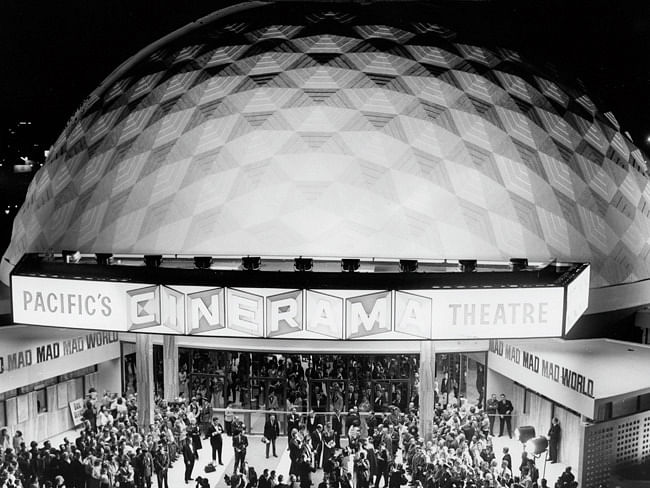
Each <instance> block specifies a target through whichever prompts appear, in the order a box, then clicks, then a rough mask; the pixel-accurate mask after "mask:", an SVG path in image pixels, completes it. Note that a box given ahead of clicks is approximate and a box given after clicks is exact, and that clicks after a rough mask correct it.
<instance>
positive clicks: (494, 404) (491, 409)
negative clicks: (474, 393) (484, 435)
mask: <svg viewBox="0 0 650 488" xmlns="http://www.w3.org/2000/svg"><path fill="white" fill-rule="evenodd" d="M498 408H499V400H497V396H496V394H494V393H492V396H491V397H490V399H489V400H488V401H487V408H486V411H487V414H488V418H489V419H490V435H491V436H494V419H496V418H497V415H498V413H497V410H498Z"/></svg>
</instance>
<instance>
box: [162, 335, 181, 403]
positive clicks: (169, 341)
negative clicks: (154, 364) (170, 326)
mask: <svg viewBox="0 0 650 488" xmlns="http://www.w3.org/2000/svg"><path fill="white" fill-rule="evenodd" d="M163 388H164V392H165V400H175V399H176V398H177V397H178V391H179V385H178V342H177V337H176V336H175V335H169V334H167V335H164V336H163Z"/></svg>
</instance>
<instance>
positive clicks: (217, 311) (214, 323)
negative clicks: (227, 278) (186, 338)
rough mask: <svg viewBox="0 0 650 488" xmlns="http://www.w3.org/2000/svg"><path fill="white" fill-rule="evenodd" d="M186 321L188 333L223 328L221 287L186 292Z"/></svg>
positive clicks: (223, 308)
mask: <svg viewBox="0 0 650 488" xmlns="http://www.w3.org/2000/svg"><path fill="white" fill-rule="evenodd" d="M187 322H188V327H187V332H188V333H189V334H199V333H201V332H207V331H210V330H217V329H223V328H224V327H225V326H226V324H225V322H226V317H225V306H224V290H223V288H214V289H212V290H206V291H200V292H197V293H188V295H187Z"/></svg>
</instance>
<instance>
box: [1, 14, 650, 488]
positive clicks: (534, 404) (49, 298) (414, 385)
mask: <svg viewBox="0 0 650 488" xmlns="http://www.w3.org/2000/svg"><path fill="white" fill-rule="evenodd" d="M387 5H388V2H369V3H368V4H367V5H347V4H341V3H336V4H326V3H320V2H295V3H294V2H281V3H278V4H258V3H252V2H251V3H244V4H240V5H235V6H231V7H228V8H226V9H223V10H220V11H217V12H215V13H214V14H212V15H210V16H207V17H205V18H203V19H200V20H198V21H197V22H195V23H192V24H190V25H188V26H186V27H184V28H181V29H179V30H178V31H176V32H173V33H171V34H170V35H168V36H166V37H165V38H163V39H161V40H159V41H157V42H155V43H153V44H152V45H150V46H148V47H146V48H144V49H143V50H141V51H140V52H138V53H136V54H135V55H134V56H133V57H131V58H130V59H129V60H127V61H126V62H125V63H123V64H122V65H121V66H120V67H118V68H117V69H116V70H115V71H114V72H113V73H112V74H111V75H109V76H108V78H107V79H106V80H105V81H104V82H103V83H102V84H101V85H100V86H99V87H98V88H97V89H96V90H95V91H94V92H93V93H92V94H90V96H89V97H88V98H87V100H86V101H85V102H84V104H83V105H82V106H81V107H80V108H79V110H78V111H77V113H75V115H74V116H73V117H72V118H71V119H70V121H69V123H68V124H67V126H66V127H65V129H64V130H63V132H62V134H61V136H60V137H59V139H58V140H57V142H56V143H55V145H54V146H53V148H52V150H51V151H50V156H49V157H48V161H47V162H46V164H45V165H44V167H43V168H42V169H41V170H40V171H39V172H38V173H37V174H36V175H35V178H34V180H33V182H32V184H31V186H30V188H29V191H28V195H27V198H26V201H25V203H24V205H23V207H22V208H21V210H20V212H19V214H18V216H17V217H16V220H15V222H14V228H13V238H12V242H11V244H10V247H9V249H8V250H7V252H6V254H5V256H4V257H3V259H2V262H1V263H0V276H1V278H2V281H3V283H4V284H5V285H8V286H10V287H11V313H12V321H13V323H15V324H16V325H14V326H12V327H9V328H5V329H3V330H1V331H0V334H2V338H3V339H4V338H5V337H7V338H10V340H8V341H4V340H3V341H2V347H3V348H4V347H5V344H6V345H7V347H8V349H7V350H3V351H2V355H0V359H1V360H2V363H0V364H2V365H3V368H4V369H3V370H2V373H0V374H2V376H3V377H4V378H10V381H9V382H8V383H4V382H0V384H2V389H3V391H2V392H0V395H2V396H0V400H1V401H0V405H1V406H2V408H3V410H2V412H4V413H3V415H0V424H2V423H4V424H5V425H7V426H9V427H10V428H12V429H13V428H16V427H14V426H21V427H22V428H23V429H25V430H28V429H31V431H30V432H33V433H34V436H36V435H38V434H39V433H40V434H42V435H47V436H51V435H54V434H55V433H56V432H54V431H55V430H58V431H59V432H62V431H65V430H66V429H68V428H70V427H71V426H72V425H74V418H75V417H74V413H73V412H74V408H73V406H71V404H73V403H74V402H75V401H76V400H78V399H79V398H81V397H82V396H83V392H84V391H87V389H88V387H89V386H90V385H92V386H95V385H96V387H98V388H101V389H105V390H108V391H126V390H128V388H129V386H132V384H134V383H133V381H134V377H137V378H135V379H137V385H139V386H140V388H138V401H139V404H140V409H139V414H140V415H141V422H142V423H143V424H148V423H149V421H150V419H151V414H152V404H153V400H154V395H155V394H158V395H161V396H164V397H165V398H168V399H174V398H177V397H178V395H179V394H181V393H184V394H186V395H189V394H192V392H193V391H194V390H193V389H194V388H202V387H207V386H206V385H211V386H210V387H214V388H215V391H221V396H219V395H215V396H214V398H215V400H214V403H213V407H214V408H215V409H216V411H220V409H222V408H224V407H225V405H226V403H227V401H228V399H229V398H230V397H229V393H228V392H229V389H231V387H230V385H231V383H232V381H233V380H232V377H231V376H230V373H231V370H230V369H229V368H232V365H233V364H235V365H237V367H239V365H245V368H248V369H247V371H250V375H248V376H247V377H246V378H244V380H243V381H244V383H242V384H240V385H239V387H238V388H239V392H240V395H239V397H238V402H237V403H238V408H241V409H242V410H243V411H246V412H247V413H246V415H248V416H249V420H250V421H249V422H248V423H249V424H250V425H252V426H253V428H255V427H254V426H255V425H257V424H256V420H255V419H256V415H263V414H258V413H256V412H259V411H260V410H261V406H262V404H263V403H264V404H266V403H267V402H264V401H262V400H261V398H263V397H264V398H266V397H268V393H269V391H270V390H271V386H272V389H273V391H274V393H275V394H277V395H279V396H280V400H282V401H287V400H288V399H289V395H290V393H291V392H290V390H291V388H290V386H289V383H288V380H285V379H278V378H271V377H270V376H268V375H267V373H268V367H267V363H268V361H267V360H269V358H272V357H275V360H276V361H278V360H282V361H292V362H293V361H303V362H304V363H305V365H306V366H308V365H309V364H312V365H313V364H316V363H323V364H330V365H331V363H336V361H340V364H341V368H342V370H343V371H352V370H357V369H360V368H361V366H363V365H368V364H373V365H375V366H376V365H377V364H378V362H377V361H379V362H380V363H382V361H384V360H383V359H381V360H378V359H377V358H380V357H382V358H385V357H386V356H391V357H392V359H394V361H391V360H387V361H386V362H385V363H382V364H385V365H386V368H387V369H391V368H392V373H390V374H385V375H383V376H381V377H377V378H371V379H370V380H369V383H368V384H369V391H367V392H358V391H357V394H358V395H363V394H365V395H366V396H371V397H374V398H375V399H379V400H378V401H380V402H388V403H389V404H397V405H399V406H401V407H406V406H408V402H409V401H411V400H412V399H414V398H416V397H417V400H418V402H419V405H420V411H421V414H422V415H421V429H422V432H424V433H425V435H426V434H427V432H430V427H431V425H430V420H431V417H430V415H431V414H432V410H433V409H432V406H433V404H434V402H435V399H436V396H435V395H436V391H435V389H436V383H438V384H439V383H442V381H443V379H446V378H451V379H454V380H455V381H457V383H458V386H457V388H452V389H451V391H450V392H449V394H450V395H451V394H452V393H453V396H454V397H455V398H456V400H457V401H461V400H463V399H465V400H467V401H471V402H473V403H479V404H484V403H485V400H486V397H488V396H489V395H491V394H492V393H497V394H500V393H506V394H507V396H508V397H509V398H512V399H513V403H514V404H515V409H516V411H517V415H516V421H515V422H514V424H515V426H527V425H532V426H534V427H535V428H536V429H537V431H538V433H540V434H542V433H545V430H546V429H547V428H548V424H549V422H550V419H551V418H552V417H553V416H557V417H560V418H561V420H562V425H563V429H564V432H565V436H566V437H565V438H566V439H567V441H566V442H564V443H563V444H562V446H561V454H560V457H561V458H563V460H564V461H565V462H567V463H568V464H571V465H572V466H574V471H576V472H579V473H580V475H579V479H581V480H582V483H583V486H597V485H598V484H599V483H603V482H607V480H608V478H609V475H610V471H611V469H612V467H614V466H616V465H617V464H621V463H623V462H629V461H635V460H641V459H644V458H646V457H647V456H650V445H649V444H648V443H643V442H642V432H643V429H644V428H646V429H647V428H648V426H650V414H649V413H648V412H649V410H650V404H649V400H648V398H649V397H648V395H649V394H650V385H648V384H647V381H646V382H645V383H644V382H643V379H642V378H639V375H629V374H626V373H625V370H624V368H627V367H633V368H637V369H638V368H641V367H643V365H644V364H645V365H647V364H648V360H649V358H650V356H649V355H650V351H648V349H647V348H645V347H644V346H642V345H640V344H634V345H630V344H631V343H627V342H622V341H615V340H611V339H605V338H604V337H611V336H610V335H609V332H610V331H611V329H612V327H614V326H615V325H616V324H618V323H619V322H617V321H618V320H619V319H620V318H621V317H627V320H628V322H629V321H630V319H629V318H630V317H634V314H635V313H637V311H639V310H640V309H642V308H643V307H644V306H645V305H647V304H648V299H647V292H648V290H647V286H648V285H647V282H648V280H647V278H648V277H649V275H650V272H649V264H650V263H649V260H648V252H647V242H648V236H649V232H648V230H649V229H648V218H649V217H648V215H650V214H649V213H648V210H647V207H648V204H649V203H648V199H649V196H648V195H650V190H649V189H648V188H649V186H648V176H647V166H646V161H645V158H644V156H643V154H642V153H641V151H639V149H638V148H636V147H635V146H634V144H632V142H631V141H630V140H629V139H628V138H627V137H626V136H625V135H624V134H623V132H622V130H621V128H620V127H619V125H618V122H617V121H616V119H615V117H614V115H613V114H611V113H609V112H601V111H600V110H599V109H598V107H597V106H596V104H595V103H594V102H593V101H592V100H591V98H589V96H588V94H587V93H586V92H584V90H582V89H581V88H579V87H575V86H574V84H573V83H572V81H571V80H566V79H563V78H562V76H561V75H560V74H558V73H555V72H553V71H551V70H548V69H546V68H540V67H537V66H534V65H532V64H530V63H529V62H528V61H526V59H524V58H523V57H522V56H521V55H520V54H518V53H517V52H514V51H512V50H509V49H503V48H499V47H494V46H490V47H484V46H477V45H474V44H471V43H467V42H466V41H464V40H463V39H461V38H460V37H458V36H456V35H455V34H454V33H453V32H452V31H450V30H449V29H447V28H445V27H444V26H442V25H438V24H437V23H435V17H434V16H432V13H431V11H430V10H428V7H427V6H426V4H420V3H418V2H400V3H399V9H400V13H401V15H400V16H399V17H395V16H391V15H389V14H387V13H388V12H390V9H389V8H387ZM632 321H633V320H632ZM632 328H633V327H632ZM628 335H630V333H629V331H628ZM93 344H94V346H93ZM334 356H337V357H338V359H333V357H334ZM373 358H374V359H373ZM622 358H625V359H624V360H623V359H622ZM117 362H119V365H120V367H116V364H117ZM135 364H137V368H135V366H134V365H135ZM206 364H207V365H209V366H206ZM54 365H56V368H55V367H54ZM59 365H65V366H60V367H59ZM328 367H329V366H328ZM88 368H90V369H88ZM179 372H180V373H181V375H180V376H179ZM93 375H94V376H93ZM445 375H446V376H445ZM181 378H182V380H181ZM621 378H625V379H624V380H621ZM5 385H6V387H5ZM59 385H65V386H59ZM142 385H147V387H143V386H142ZM242 385H243V386H242ZM313 387H314V388H315V387H316V385H314V386H313ZM310 388H311V386H310ZM318 388H319V389H322V390H324V392H325V393H326V395H325V396H326V397H327V398H328V400H327V403H326V405H325V406H324V408H326V409H327V411H331V410H329V409H330V408H332V404H331V403H330V400H331V395H329V393H330V392H332V391H335V390H336V389H342V390H345V391H350V392H351V393H353V390H354V385H353V390H350V389H349V388H350V379H349V378H341V379H339V380H338V381H331V382H330V381H329V380H328V379H326V378H324V379H322V381H319V382H318ZM242 392H244V393H242ZM55 393H56V395H55ZM64 393H65V395H64ZM311 393H312V392H311V391H310V392H307V394H306V395H305V397H306V398H305V399H304V400H305V402H306V404H305V407H311V406H312V405H311V402H312V395H311ZM292 401H295V398H293V400H292ZM345 402H347V400H345V401H344V404H343V406H347V404H346V403H345ZM43 404H47V406H48V411H47V412H46V411H43V408H42V405H43ZM285 404H286V403H285ZM382 404H383V403H382ZM39 405H41V407H39ZM55 405H56V407H54V406H55ZM66 406H67V409H66ZM427 407H428V408H427ZM280 410H281V409H280ZM52 416H57V417H56V418H57V419H59V420H58V421H57V422H56V423H53V422H51V419H52V418H53V417H52ZM45 423H47V425H48V429H49V430H48V429H45V430H42V429H41V427H42V426H43V425H44V424H45ZM25 430H23V431H25ZM612 433H613V434H612ZM610 434H611V435H610ZM621 439H624V440H625V441H624V442H623V441H622V440H621ZM628 441H629V442H628ZM621 442H623V444H621ZM622 446H623V447H622Z"/></svg>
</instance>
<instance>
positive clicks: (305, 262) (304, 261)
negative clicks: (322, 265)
mask: <svg viewBox="0 0 650 488" xmlns="http://www.w3.org/2000/svg"><path fill="white" fill-rule="evenodd" d="M293 266H294V268H295V269H296V271H311V270H312V269H313V267H314V260H313V259H312V258H302V257H301V258H296V259H294V263H293Z"/></svg>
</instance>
